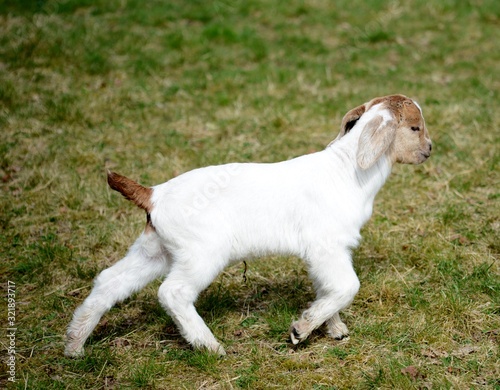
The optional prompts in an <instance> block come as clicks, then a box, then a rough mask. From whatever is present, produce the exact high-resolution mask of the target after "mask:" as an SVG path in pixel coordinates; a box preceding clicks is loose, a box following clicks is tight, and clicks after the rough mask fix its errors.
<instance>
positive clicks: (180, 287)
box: [66, 104, 393, 355]
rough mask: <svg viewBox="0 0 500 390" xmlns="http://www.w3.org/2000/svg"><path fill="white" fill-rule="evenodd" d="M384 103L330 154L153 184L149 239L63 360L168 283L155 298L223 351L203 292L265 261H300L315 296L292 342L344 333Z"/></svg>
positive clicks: (79, 327) (101, 283)
mask: <svg viewBox="0 0 500 390" xmlns="http://www.w3.org/2000/svg"><path fill="white" fill-rule="evenodd" d="M377 116H382V117H383V125H382V127H383V126H384V124H385V123H386V122H390V121H391V120H393V117H392V115H391V113H390V112H389V111H388V110H386V109H384V108H383V107H382V106H381V105H380V104H378V105H375V106H373V107H371V108H370V109H369V110H367V112H366V113H364V114H363V115H362V116H361V118H360V119H359V121H358V122H357V123H356V125H355V126H354V127H353V128H352V129H351V130H350V131H349V132H348V133H347V134H346V135H345V136H343V137H341V138H339V139H338V140H337V141H335V142H333V143H331V144H330V145H329V146H328V147H327V148H326V149H325V150H323V151H320V152H317V153H313V154H309V155H305V156H301V157H298V158H295V159H292V160H289V161H284V162H279V163H274V164H255V163H249V164H228V165H222V166H211V167H206V168H201V169H196V170H193V171H191V172H188V173H185V174H183V175H181V176H179V177H176V178H174V179H172V180H170V181H168V182H166V183H164V184H160V185H158V186H155V187H153V195H152V197H151V200H152V204H153V210H152V212H151V222H152V225H153V226H154V229H155V230H153V231H146V232H145V233H143V234H142V235H141V236H140V237H139V239H138V240H137V241H136V243H135V244H134V245H133V246H132V247H131V248H130V250H129V252H128V253H127V255H126V256H125V258H123V259H122V260H121V261H120V262H118V263H117V264H115V265H114V266H112V267H110V268H109V269H107V270H105V271H103V272H102V273H101V274H100V275H99V276H98V277H97V279H96V281H95V286H94V288H93V290H92V293H91V294H90V296H89V297H88V298H87V299H86V300H85V301H84V303H83V304H82V306H80V307H79V308H78V309H77V310H76V312H75V314H74V317H73V321H72V323H71V324H70V326H69V328H68V343H67V346H66V354H68V355H78V354H80V353H82V351H83V344H84V343H85V340H86V339H87V337H88V336H89V335H90V333H91V331H92V330H93V328H94V327H95V326H96V325H97V323H98V321H99V319H100V318H101V316H102V315H103V314H104V313H105V312H106V311H107V310H109V309H110V308H111V307H112V306H113V305H114V304H115V303H116V302H117V301H121V300H123V299H125V298H127V297H128V296H130V295H131V294H132V293H133V292H135V291H138V290H139V289H141V288H143V287H144V286H145V285H146V284H147V283H149V282H150V281H152V280H153V279H155V278H157V277H160V276H165V280H164V282H163V284H162V285H161V287H160V289H159V292H158V296H159V300H160V302H161V304H162V306H163V307H164V308H165V309H166V311H167V312H168V313H169V315H171V316H172V318H173V319H174V320H175V322H176V324H177V325H178V327H179V329H180V331H181V333H182V335H183V336H184V337H185V338H186V340H187V341H189V342H190V343H191V344H192V345H193V346H194V347H198V348H200V347H204V348H208V349H209V350H211V351H214V352H218V353H221V354H222V353H224V350H223V348H222V346H221V345H220V344H219V342H218V341H217V340H216V339H215V337H214V336H213V334H212V332H211V331H210V330H209V329H208V327H207V326H206V325H205V323H204V321H203V320H202V319H201V317H200V316H199V315H198V313H197V312H196V310H195V307H194V302H195V301H196V299H197V297H198V294H199V293H200V292H201V291H202V290H203V289H205V288H206V287H207V286H208V285H209V284H210V283H211V282H212V281H213V279H214V278H215V277H216V276H217V275H218V274H219V273H220V272H221V271H222V270H223V269H224V268H225V267H226V266H228V265H229V264H230V263H231V262H236V261H241V260H245V259H249V258H251V257H255V256H263V255H268V254H278V253H280V254H290V255H296V256H299V257H301V258H303V259H304V261H305V262H306V263H307V266H308V269H309V272H310V277H311V279H312V280H313V282H314V286H315V289H316V292H317V299H316V300H315V301H314V302H313V303H312V305H311V307H310V308H309V309H307V310H306V311H305V312H304V313H303V314H302V317H301V319H300V320H298V321H296V322H295V323H294V324H292V327H291V338H292V341H293V343H295V344H296V343H298V342H299V341H301V340H304V339H305V338H306V337H307V336H308V335H309V334H310V333H311V332H312V331H313V330H314V329H316V328H317V327H319V326H320V325H321V324H323V323H325V322H326V323H327V327H328V332H329V334H330V335H331V336H332V337H335V338H342V337H344V336H346V335H347V333H348V331H347V327H346V326H345V324H344V323H343V322H342V321H341V320H340V317H339V315H338V313H339V311H341V310H342V309H344V308H346V307H347V306H348V305H349V304H350V303H351V302H352V300H353V298H354V296H355V295H356V293H357V291H358V289H359V281H358V278H357V276H356V274H355V272H354V270H353V267H352V259H351V248H353V247H355V246H357V244H358V241H359V239H360V229H361V227H362V226H363V224H364V223H365V222H366V221H367V220H368V219H369V218H370V216H371V213H372V206H373V201H374V198H375V195H376V194H377V192H378V191H379V190H380V188H381V187H382V185H383V184H384V182H385V181H386V179H387V178H388V176H389V174H390V171H391V166H392V161H391V159H390V158H389V156H388V154H387V153H386V154H383V155H382V156H381V157H380V158H379V159H378V160H377V161H375V162H374V163H373V165H371V166H370V167H369V168H368V169H362V168H360V166H359V165H358V162H357V149H358V140H359V139H360V136H361V134H362V132H363V130H364V128H365V126H366V124H367V123H369V122H370V121H371V120H372V119H374V118H376V117H377Z"/></svg>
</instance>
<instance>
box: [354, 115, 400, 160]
mask: <svg viewBox="0 0 500 390" xmlns="http://www.w3.org/2000/svg"><path fill="white" fill-rule="evenodd" d="M396 127H397V123H396V121H395V120H389V121H385V120H384V118H382V117H381V116H376V117H375V118H373V119H371V120H370V121H369V122H368V123H367V124H366V125H365V127H364V128H363V131H362V132H361V136H360V137H359V141H358V152H357V154H356V159H357V161H358V165H359V166H360V167H361V169H368V168H370V167H371V166H372V165H373V164H375V162H376V161H377V160H378V159H379V158H380V156H382V154H384V153H385V152H386V151H387V149H389V146H390V145H391V144H392V141H394V137H395V135H396Z"/></svg>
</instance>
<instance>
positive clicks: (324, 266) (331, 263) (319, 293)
mask: <svg viewBox="0 0 500 390" xmlns="http://www.w3.org/2000/svg"><path fill="white" fill-rule="evenodd" d="M329 253H330V255H325V254H324V253H323V254H322V255H318V256H316V257H310V258H309V266H310V271H309V272H310V275H311V278H312V279H313V281H314V284H315V288H316V300H315V301H314V302H313V303H312V304H311V307H310V308H309V309H307V310H305V311H304V312H303V313H302V316H301V318H300V319H299V320H298V321H295V322H293V323H292V325H291V327H290V338H291V340H292V343H293V344H298V343H299V342H301V341H304V340H305V339H306V338H307V337H308V336H309V335H310V334H311V332H312V331H313V330H315V329H317V328H319V327H320V326H321V325H322V324H323V323H324V322H326V321H328V328H329V333H330V335H332V336H333V337H335V338H342V337H344V336H345V335H347V334H348V330H347V327H346V326H345V324H344V323H343V322H342V321H341V320H340V317H339V315H338V313H339V311H341V310H342V309H345V308H346V307H347V306H349V305H350V304H351V302H352V300H353V299H354V296H355V295H356V294H357V292H358V290H359V280H358V277H357V276H356V273H355V272H354V269H353V267H352V260H351V255H350V251H349V249H347V248H345V249H338V251H336V253H335V255H334V256H332V255H331V253H332V252H329Z"/></svg>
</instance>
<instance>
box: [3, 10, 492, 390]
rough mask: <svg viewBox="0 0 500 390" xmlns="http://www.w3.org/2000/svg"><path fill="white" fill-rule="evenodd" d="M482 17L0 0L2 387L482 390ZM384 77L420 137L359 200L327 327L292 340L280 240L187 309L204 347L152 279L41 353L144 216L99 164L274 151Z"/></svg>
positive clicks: (287, 267)
mask: <svg viewBox="0 0 500 390" xmlns="http://www.w3.org/2000/svg"><path fill="white" fill-rule="evenodd" d="M499 18H500V6H499V3H498V2H497V1H494V0H484V1H454V0H447V1H420V0H412V1H410V2H392V1H371V2H363V1H358V0H354V1H336V2H319V1H305V0H291V1H288V2H284V1H268V0H259V1H240V0H235V1H231V2H229V1H225V0H224V1H214V2H202V1H189V2H186V1H177V0H172V1H168V2H162V1H154V0H153V1H149V2H141V1H138V0H129V1H114V0H111V1H101V0H96V1H88V0H80V1H76V0H59V1H57V0H52V1H50V0H49V1H27V0H25V1H10V0H5V1H3V2H1V3H0V126H1V128H2V133H1V134H2V139H1V141H0V177H1V179H2V180H1V181H0V186H1V188H2V196H1V198H0V210H1V212H0V229H1V230H0V254H1V258H2V262H1V264H0V274H2V275H4V276H3V277H2V280H1V282H2V287H3V288H4V289H5V291H6V292H7V282H8V281H13V282H15V283H16V305H17V306H16V327H17V331H16V352H17V355H16V356H17V360H16V379H17V381H16V383H14V384H12V383H8V381H7V378H8V375H7V374H4V373H2V374H1V377H0V381H1V382H0V383H1V384H2V386H3V385H5V386H8V388H14V389H25V388H27V389H82V388H86V389H87V388H88V389H102V388H105V389H127V388H148V389H174V388H186V389H194V388H205V389H212V388H213V389H215V388H221V389H229V388H248V389H269V388H294V389H348V388H349V389H350V388H354V389H368V388H401V389H406V388H429V389H430V388H433V389H442V388H443V389H452V388H453V389H469V388H478V389H479V388H481V389H482V388H485V389H499V388H500V380H499V378H500V355H499V347H498V346H499V332H500V277H499V274H500V269H499V268H500V265H499V253H500V248H499V242H500V240H499V237H500V219H499V215H500V208H499V196H500V195H499V194H500V193H499V183H500V177H499V173H498V172H499V167H498V161H499V153H498V145H499V135H500V134H499V132H498V129H499V128H500V118H499V111H498V102H499V87H500V84H499V79H498V63H499V60H500V58H499V52H498V50H497V49H498V43H497V39H496V38H495V37H496V36H498V23H499V20H500V19H499ZM390 93H403V94H406V95H409V96H413V97H416V98H417V100H418V101H419V102H420V103H421V105H422V107H423V109H424V114H425V117H426V120H427V125H428V128H429V131H430V133H431V137H432V139H433V143H434V148H433V155H432V157H431V159H430V160H429V161H428V162H426V163H425V164H424V165H421V166H416V167H415V166H398V167H395V168H394V171H393V174H392V176H391V178H390V180H389V182H388V183H387V185H386V186H385V187H384V188H383V190H382V191H381V193H380V194H379V196H378V198H377V200H376V205H375V212H374V215H373V217H372V219H371V220H370V222H369V223H368V224H367V225H366V226H365V228H364V229H363V232H362V234H363V237H364V238H363V241H362V244H361V246H360V247H359V248H358V249H357V250H356V252H355V267H356V270H357V272H358V275H359V277H360V280H361V285H362V287H361V290H360V292H359V294H358V296H357V297H356V299H355V301H354V303H353V305H352V306H351V308H350V309H349V310H347V311H346V312H345V313H344V314H343V318H344V320H345V321H346V323H347V325H348V326H349V328H350V330H351V337H350V339H349V340H347V341H342V342H338V341H334V340H331V339H329V338H327V337H326V335H325V334H324V333H323V331H319V332H316V333H314V334H313V335H312V336H311V338H310V339H309V340H308V341H307V342H306V343H305V344H304V345H301V346H299V347H298V348H292V346H291V344H290V343H289V342H288V335H287V330H288V326H289V324H290V321H291V320H292V319H294V318H296V317H297V316H298V315H299V313H300V311H301V310H302V309H303V308H304V307H305V306H306V305H307V302H309V301H311V300H312V299H313V297H314V293H313V290H312V286H311V284H310V282H309V280H308V278H307V274H306V271H305V269H304V266H303V265H302V263H301V262H300V261H299V260H298V259H295V258H283V257H271V258H265V259H260V260H258V261H256V262H252V263H250V264H249V269H248V271H247V273H246V277H247V281H246V282H244V281H243V277H242V274H243V266H241V267H239V266H235V267H232V268H229V269H227V270H226V271H225V272H224V273H223V274H222V275H221V276H220V277H219V278H218V279H217V280H216V281H215V282H214V283H213V284H212V285H211V286H210V287H209V288H208V289H207V291H205V292H204V293H203V296H202V297H201V298H200V300H199V302H198V304H197V306H198V310H199V311H200V313H201V315H202V316H203V318H205V319H206V321H207V323H208V324H209V326H210V328H211V329H212V330H213V331H214V333H215V335H216V336H217V337H218V338H219V339H220V340H221V341H222V343H223V344H224V346H225V347H226V349H227V351H228V356H227V357H225V358H224V359H217V358H214V357H213V356H211V355H209V354H206V353H203V352H197V351H192V350H191V349H190V348H189V346H188V345H187V344H186V343H185V342H184V341H183V340H182V338H181V337H180V336H179V334H178V332H177V330H176V328H175V326H174V324H173V322H172V320H171V319H170V317H168V315H167V314H165V313H164V312H163V310H162V309H161V308H160V307H159V305H158V303H157V301H156V291H157V288H158V286H159V283H160V282H159V281H158V282H155V283H153V284H152V285H150V286H148V287H147V288H146V289H145V290H143V291H142V292H140V293H138V294H136V295H135V296H134V297H133V298H132V299H129V300H127V301H125V302H124V303H122V304H120V305H118V306H117V307H115V308H113V309H112V310H111V311H110V312H109V313H108V314H107V315H106V316H105V317H104V318H103V319H102V321H101V323H100V325H99V326H98V327H97V329H96V330H95V332H94V333H93V335H92V336H91V338H90V339H89V341H88V343H87V346H86V355H85V357H83V358H81V359H67V358H65V357H64V356H63V354H62V351H63V345H64V336H63V335H64V333H65V328H66V326H67V324H68V323H69V321H70V318H71V314H72V312H73V310H74V309H75V308H76V306H77V305H78V304H80V303H81V302H82V300H83V299H84V297H85V296H86V295H87V294H88V292H89V291H90V288H91V283H92V279H93V278H94V277H95V276H96V274H97V273H98V272H99V271H100V270H102V269H104V268H105V267H107V266H109V265H110V264H112V263H113V262H115V261H117V260H118V259H119V258H120V257H121V256H122V255H123V254H124V252H125V251H126V249H127V247H128V245H130V243H131V242H132V241H133V239H134V238H135V237H136V236H137V235H138V234H139V232H140V231H141V229H142V227H143V223H144V221H143V217H144V216H143V215H142V213H141V212H140V211H138V210H136V209H135V208H133V207H132V206H131V205H129V204H128V203H126V202H125V201H123V199H121V197H120V196H118V195H116V194H115V193H112V192H111V191H110V190H109V189H108V188H107V186H106V182H105V168H106V167H111V168H114V169H116V170H118V171H119V172H122V173H124V174H126V175H128V176H130V177H133V178H136V179H138V180H140V181H141V182H142V183H144V184H146V185H152V184H156V183H159V182H163V181H165V180H167V179H169V178H171V177H173V176H175V175H178V174H180V173H182V172H185V171H187V170H190V169H193V168H195V167H200V166H204V165H209V164H221V163H225V162H232V161H243V162H244V161H262V162H270V161H279V160H283V159H288V158H291V157H294V156H297V155H301V154H305V153H308V152H311V151H314V150H320V149H321V148H323V147H324V146H325V145H326V144H328V142H330V141H331V140H332V139H333V138H334V137H335V136H336V134H337V129H338V126H339V123H340V120H341V118H342V116H343V114H344V113H345V112H347V110H349V109H350V108H352V107H354V106H356V105H358V104H361V103H363V102H365V101H367V100H369V99H371V98H373V97H375V96H380V95H386V94H390ZM5 294H6V293H5ZM3 302H6V301H3ZM6 311H7V310H6V305H5V306H2V313H6ZM6 321H7V316H6V315H4V314H2V324H5V323H6ZM2 327H4V328H6V327H7V325H2ZM3 332H4V334H3V335H2V337H1V340H2V349H4V350H5V349H6V346H7V343H8V341H7V338H6V336H7V334H6V331H3Z"/></svg>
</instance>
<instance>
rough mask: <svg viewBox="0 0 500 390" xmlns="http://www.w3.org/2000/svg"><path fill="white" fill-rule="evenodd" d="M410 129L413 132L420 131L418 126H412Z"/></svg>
mask: <svg viewBox="0 0 500 390" xmlns="http://www.w3.org/2000/svg"><path fill="white" fill-rule="evenodd" d="M411 129H412V130H413V131H420V127H418V126H412V127H411Z"/></svg>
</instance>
